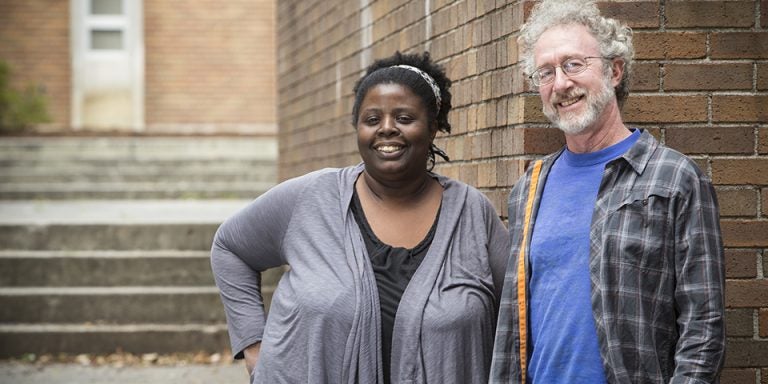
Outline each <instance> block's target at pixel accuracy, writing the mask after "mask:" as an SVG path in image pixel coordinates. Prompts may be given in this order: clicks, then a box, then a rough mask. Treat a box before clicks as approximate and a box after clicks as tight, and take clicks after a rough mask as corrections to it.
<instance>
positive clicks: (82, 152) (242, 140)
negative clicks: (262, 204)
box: [0, 136, 277, 160]
mask: <svg viewBox="0 0 768 384" xmlns="http://www.w3.org/2000/svg"><path fill="white" fill-rule="evenodd" d="M222 155H224V156H222ZM221 157H226V158H241V159H264V160H273V159H275V158H276V157H277V140H276V138H275V137H272V136H264V137H7V138H3V140H0V160H20V159H57V160H61V159H100V158H103V159H118V158H119V159H125V160H128V159H130V160H142V159H143V160H156V159H179V158H190V159H195V158H196V159H201V158H221Z"/></svg>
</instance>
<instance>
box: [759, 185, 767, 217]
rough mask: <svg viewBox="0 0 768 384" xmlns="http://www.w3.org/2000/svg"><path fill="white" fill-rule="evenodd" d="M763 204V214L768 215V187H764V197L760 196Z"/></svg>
mask: <svg viewBox="0 0 768 384" xmlns="http://www.w3.org/2000/svg"><path fill="white" fill-rule="evenodd" d="M760 201H761V202H762V204H761V205H762V206H763V216H768V188H763V193H762V197H761V198H760Z"/></svg>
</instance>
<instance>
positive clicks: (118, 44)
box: [91, 30, 123, 49]
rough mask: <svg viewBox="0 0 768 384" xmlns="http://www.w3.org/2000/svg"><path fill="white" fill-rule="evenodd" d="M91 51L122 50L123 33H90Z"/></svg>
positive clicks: (97, 31) (96, 31)
mask: <svg viewBox="0 0 768 384" xmlns="http://www.w3.org/2000/svg"><path fill="white" fill-rule="evenodd" d="M91 49H123V31H103V30H101V31H99V30H93V31H91Z"/></svg>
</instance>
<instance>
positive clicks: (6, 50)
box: [0, 0, 71, 128]
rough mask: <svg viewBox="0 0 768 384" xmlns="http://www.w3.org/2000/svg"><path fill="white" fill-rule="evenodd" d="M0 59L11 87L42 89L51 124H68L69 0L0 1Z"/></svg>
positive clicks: (69, 70) (69, 97)
mask: <svg viewBox="0 0 768 384" xmlns="http://www.w3.org/2000/svg"><path fill="white" fill-rule="evenodd" d="M0 60H3V61H5V62H7V63H8V64H9V65H10V67H11V71H12V75H11V76H12V80H13V86H14V88H17V89H23V88H26V87H27V86H29V85H33V86H38V87H41V88H42V89H43V90H44V92H45V97H46V99H47V105H48V112H49V114H50V117H51V119H52V120H53V121H52V125H53V126H66V125H69V121H70V106H69V104H70V99H71V96H70V72H71V69H70V68H71V67H70V59H69V2H67V1H59V0H36V1H27V0H2V1H0ZM51 128H54V127H51Z"/></svg>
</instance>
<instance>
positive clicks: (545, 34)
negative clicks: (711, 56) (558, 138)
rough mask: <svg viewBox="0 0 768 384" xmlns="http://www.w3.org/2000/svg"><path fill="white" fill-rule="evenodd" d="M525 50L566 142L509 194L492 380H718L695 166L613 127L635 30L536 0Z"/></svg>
mask: <svg viewBox="0 0 768 384" xmlns="http://www.w3.org/2000/svg"><path fill="white" fill-rule="evenodd" d="M520 42H521V47H522V48H523V51H524V56H523V62H524V63H523V64H524V65H525V69H526V72H527V73H529V74H530V77H529V78H530V80H531V83H532V85H533V86H534V87H536V88H537V89H538V91H539V93H540V95H541V101H542V103H543V110H544V114H545V115H546V116H547V118H548V119H549V120H550V121H551V122H552V124H553V125H554V126H557V127H558V128H560V129H561V130H562V131H563V132H564V133H565V139H566V147H565V148H563V149H562V150H560V151H558V152H557V153H554V154H552V155H549V156H547V157H545V158H544V159H542V160H541V161H537V162H535V163H534V164H532V166H530V167H529V169H528V171H527V172H526V174H525V176H524V177H522V178H521V180H520V181H519V182H518V183H517V184H516V185H515V187H514V188H513V189H512V192H511V194H510V198H509V223H510V224H509V226H510V231H511V235H512V255H511V256H512V257H511V258H510V264H509V266H508V268H507V274H506V278H505V284H504V291H503V293H502V303H501V309H500V314H499V322H498V326H497V333H496V341H495V346H494V357H493V363H492V367H491V380H490V381H491V382H492V383H507V382H510V383H524V382H528V383H534V384H537V383H545V384H551V383H569V384H571V383H589V384H593V383H713V382H717V381H718V377H719V372H720V369H721V368H722V364H723V358H724V344H725V332H724V298H723V293H724V287H723V286H724V281H725V276H724V267H723V247H722V240H721V235H720V227H719V217H718V216H719V215H718V207H717V201H716V197H715V193H714V190H713V188H712V185H711V183H710V181H709V180H708V179H707V177H706V176H705V175H704V174H703V173H702V172H701V171H700V170H699V169H698V168H697V166H696V165H695V164H694V163H693V162H692V161H691V160H690V159H688V158H686V157H685V156H683V155H681V154H680V153H678V152H676V151H674V150H672V149H669V148H666V147H664V146H662V145H660V144H659V143H658V142H657V141H656V140H655V139H654V138H653V136H651V135H650V134H649V133H648V132H645V131H642V130H639V129H631V128H629V127H627V126H626V125H624V123H623V122H622V117H621V112H620V108H621V105H622V104H623V102H624V100H625V99H626V97H627V94H628V83H629V75H630V71H631V64H632V57H633V48H632V32H631V30H630V29H629V28H628V27H626V26H624V25H622V24H621V23H619V22H618V21H616V20H613V19H608V18H604V17H602V16H601V15H600V12H599V10H598V8H597V7H596V5H595V4H594V2H592V1H574V0H568V1H563V0H554V1H544V2H541V3H539V4H537V5H536V7H535V8H534V9H533V11H532V14H531V16H530V19H529V21H528V22H527V23H526V24H525V25H524V27H523V29H522V31H521V37H520Z"/></svg>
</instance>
